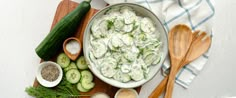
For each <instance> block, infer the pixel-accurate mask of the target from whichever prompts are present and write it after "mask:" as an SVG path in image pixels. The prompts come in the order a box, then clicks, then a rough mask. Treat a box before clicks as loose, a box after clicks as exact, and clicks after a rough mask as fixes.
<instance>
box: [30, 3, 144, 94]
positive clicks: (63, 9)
mask: <svg viewBox="0 0 236 98" xmlns="http://www.w3.org/2000/svg"><path fill="white" fill-rule="evenodd" d="M77 5H78V3H75V2H73V1H70V0H64V1H61V2H60V3H59V5H58V7H57V10H56V14H55V16H54V20H53V23H52V26H51V29H52V28H53V26H55V24H56V23H57V22H58V21H59V20H60V19H61V18H62V17H64V16H65V15H67V14H68V13H69V12H70V11H72V10H73V9H75V8H76V7H77ZM97 11H98V10H96V9H93V8H91V9H90V11H89V12H88V13H87V14H86V16H85V17H84V19H83V21H81V24H80V26H79V27H78V30H77V32H76V34H75V35H74V36H75V37H77V38H79V39H80V41H81V42H83V34H84V30H85V28H86V25H87V24H88V22H89V20H90V18H92V16H93V15H94V14H95V13H96V12H97ZM94 82H95V87H94V88H93V89H92V90H91V91H89V92H87V93H80V94H86V95H87V94H89V95H92V94H94V93H97V92H104V93H106V94H108V95H109V96H110V98H113V97H114V95H115V93H116V91H117V90H118V89H119V88H116V87H113V86H111V85H109V84H107V83H105V82H103V81H102V80H100V79H98V78H97V77H95V76H94ZM38 85H39V83H38V81H37V80H36V79H35V81H34V85H33V86H34V87H36V86H38ZM140 88H141V87H137V88H135V89H136V90H137V92H139V91H140ZM80 98H90V97H80Z"/></svg>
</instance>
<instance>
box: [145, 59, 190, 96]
mask: <svg viewBox="0 0 236 98" xmlns="http://www.w3.org/2000/svg"><path fill="white" fill-rule="evenodd" d="M186 63H187V62H182V63H181V64H180V66H179V67H178V69H177V71H176V72H175V75H176V74H177V73H178V72H179V70H180V69H181V68H182V67H183V65H185V64H186ZM168 78H169V75H167V76H166V77H165V78H164V79H163V80H162V81H161V83H160V84H159V85H158V86H157V87H156V88H155V89H154V91H152V93H151V95H149V97H148V98H158V97H159V96H160V95H161V94H162V93H163V92H164V91H165V90H166V86H167V82H168Z"/></svg>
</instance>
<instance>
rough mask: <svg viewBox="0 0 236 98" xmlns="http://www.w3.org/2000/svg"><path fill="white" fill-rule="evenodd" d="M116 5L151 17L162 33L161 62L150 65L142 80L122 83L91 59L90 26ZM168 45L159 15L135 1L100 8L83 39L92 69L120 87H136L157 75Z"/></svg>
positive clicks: (99, 76) (84, 49) (85, 52)
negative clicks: (109, 75) (146, 75)
mask: <svg viewBox="0 0 236 98" xmlns="http://www.w3.org/2000/svg"><path fill="white" fill-rule="evenodd" d="M115 6H129V7H131V8H133V10H134V11H135V12H136V14H138V15H139V16H144V17H149V18H150V19H151V20H152V21H153V23H154V24H155V27H156V30H157V32H158V33H160V41H161V42H162V43H163V45H162V47H161V49H160V50H161V52H162V57H161V58H162V59H161V61H160V63H159V64H157V65H154V66H150V67H151V68H150V72H149V74H148V77H147V78H146V79H143V80H140V81H130V82H127V83H122V82H119V81H116V80H114V79H111V78H106V77H104V76H103V75H102V74H101V73H100V71H99V70H98V69H97V68H96V65H95V64H94V63H92V62H91V61H90V59H89V51H90V45H89V43H90V33H91V32H90V28H91V25H92V23H93V22H94V20H95V19H97V18H100V17H101V16H103V15H104V13H105V12H106V11H107V10H109V9H110V8H112V7H115ZM167 46H168V42H167V33H166V31H165V29H164V27H163V25H162V23H161V21H160V20H159V19H158V17H157V16H156V15H155V14H154V13H153V12H151V11H150V10H148V9H147V8H145V7H143V6H140V5H137V4H133V3H119V4H114V5H111V6H108V7H106V8H104V9H102V10H100V11H99V12H97V13H96V14H95V15H94V17H92V19H91V20H90V22H89V24H88V25H87V27H86V30H85V33H84V39H83V47H84V48H83V52H84V56H85V59H86V61H87V62H88V63H89V68H90V70H91V71H92V72H93V73H94V74H95V75H96V76H97V77H98V78H99V79H101V80H102V81H104V82H106V83H108V84H110V85H112V86H115V87H118V88H134V87H138V86H141V85H143V84H144V83H146V82H147V81H149V80H151V79H152V78H153V77H154V76H155V75H156V73H157V72H158V71H159V70H160V68H161V65H162V64H163V62H164V60H165V58H166V55H167V52H168V47H167Z"/></svg>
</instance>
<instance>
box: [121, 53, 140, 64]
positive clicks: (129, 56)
mask: <svg viewBox="0 0 236 98" xmlns="http://www.w3.org/2000/svg"><path fill="white" fill-rule="evenodd" d="M137 56H138V54H137V53H134V52H132V51H127V52H126V53H125V54H124V57H125V58H126V59H127V60H128V61H131V62H132V61H134V60H135V59H136V58H137Z"/></svg>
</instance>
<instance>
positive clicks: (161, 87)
mask: <svg viewBox="0 0 236 98" xmlns="http://www.w3.org/2000/svg"><path fill="white" fill-rule="evenodd" d="M199 32H200V31H195V32H194V33H193V39H192V43H191V44H193V42H195V40H196V39H197V38H198V37H199V35H200V34H199ZM204 33H205V32H204ZM204 33H203V34H204ZM191 47H193V45H191V46H190V48H191ZM208 47H209V46H208ZM199 48H202V47H196V49H195V50H198V49H199ZM205 51H206V50H205ZM191 52H195V51H191ZM189 54H191V53H190V52H189V51H188V53H187V54H186V55H189ZM201 55H202V54H200V53H199V54H198V55H190V57H188V58H187V59H188V62H186V61H184V62H185V63H182V65H181V64H180V65H179V67H178V71H179V70H180V69H181V68H182V67H181V66H184V65H186V64H188V63H190V62H192V61H193V60H195V59H196V58H198V57H199V56H201ZM168 77H169V76H166V77H165V78H164V79H163V80H162V81H161V83H160V84H159V85H158V86H157V87H156V88H155V89H154V91H153V92H152V93H151V95H150V96H149V98H158V97H159V96H160V95H161V93H162V92H163V91H164V90H165V89H166V84H167V80H168Z"/></svg>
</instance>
